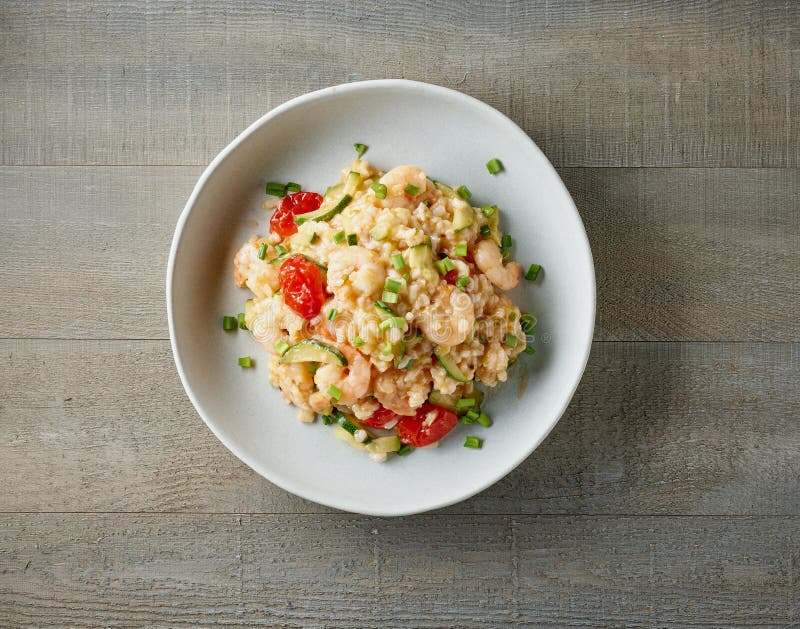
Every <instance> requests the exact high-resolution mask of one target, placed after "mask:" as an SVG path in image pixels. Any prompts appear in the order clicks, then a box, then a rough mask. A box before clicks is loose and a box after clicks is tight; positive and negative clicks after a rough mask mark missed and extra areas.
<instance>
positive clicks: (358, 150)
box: [353, 142, 368, 157]
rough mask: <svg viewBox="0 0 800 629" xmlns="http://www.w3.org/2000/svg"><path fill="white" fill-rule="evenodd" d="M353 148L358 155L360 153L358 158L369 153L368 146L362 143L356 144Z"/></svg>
mask: <svg viewBox="0 0 800 629" xmlns="http://www.w3.org/2000/svg"><path fill="white" fill-rule="evenodd" d="M353 148H354V149H355V150H356V153H358V156H359V157H361V156H362V155H363V154H364V153H366V152H367V148H368V147H367V145H366V144H361V142H356V143H355V144H353Z"/></svg>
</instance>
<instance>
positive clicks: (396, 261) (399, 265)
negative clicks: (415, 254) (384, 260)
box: [392, 253, 406, 271]
mask: <svg viewBox="0 0 800 629" xmlns="http://www.w3.org/2000/svg"><path fill="white" fill-rule="evenodd" d="M392 266H393V267H394V268H395V269H397V270H398V271H399V270H400V269H404V268H406V262H405V260H403V254H402V253H395V254H394V255H393V256H392Z"/></svg>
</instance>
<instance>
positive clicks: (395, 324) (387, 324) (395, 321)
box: [378, 317, 406, 330]
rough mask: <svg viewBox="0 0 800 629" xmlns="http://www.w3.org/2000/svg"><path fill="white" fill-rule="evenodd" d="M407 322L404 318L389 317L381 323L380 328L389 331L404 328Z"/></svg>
mask: <svg viewBox="0 0 800 629" xmlns="http://www.w3.org/2000/svg"><path fill="white" fill-rule="evenodd" d="M405 325H406V320H405V319H403V317H389V318H388V319H384V320H383V321H381V323H380V325H379V326H378V327H379V328H380V329H381V330H388V329H389V328H404V327H405Z"/></svg>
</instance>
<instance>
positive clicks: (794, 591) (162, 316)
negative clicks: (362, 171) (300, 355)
mask: <svg viewBox="0 0 800 629" xmlns="http://www.w3.org/2000/svg"><path fill="white" fill-rule="evenodd" d="M0 35H2V37H0V164H1V165H0V191H2V195H0V196H1V198H0V208H2V209H1V210H0V212H2V219H3V220H2V228H0V261H2V266H1V267H0V295H2V305H3V307H2V314H3V316H2V319H0V425H2V430H3V439H2V444H1V446H0V447H1V448H2V449H1V450H0V478H2V479H3V491H2V493H1V494H0V511H1V513H0V523H1V524H2V525H1V526H0V625H2V626H20V625H60V626H63V625H79V626H86V625H89V626H93V625H145V626H156V625H161V626H190V625H214V624H219V625H237V624H242V625H244V624H258V625H267V626H274V627H279V626H286V627H323V626H324V627H363V628H368V627H374V628H383V627H390V626H408V627H463V628H468V627H507V626H532V625H543V626H544V625H547V626H559V627H561V626H585V627H590V626H601V625H615V626H616V625H626V626H627V625H635V626H638V625H648V626H687V625H702V626H750V625H759V626H792V625H793V626H800V422H799V421H798V420H799V419H800V386H799V384H800V344H799V342H800V307H799V304H798V295H799V294H800V280H799V279H798V278H799V277H800V117H799V116H800V4H798V3H797V2H795V1H793V0H781V1H775V2H755V1H736V2H730V1H726V2H708V3H705V2H696V1H685V2H667V1H661V2H647V1H633V0H624V1H618V2H590V1H588V0H586V1H577V0H568V1H564V2H558V1H556V0H549V2H547V1H542V0H540V1H538V2H525V1H522V0H519V1H514V0H494V2H491V3H489V2H478V1H477V0H471V1H469V2H457V1H455V0H449V1H448V2H444V3H441V2H434V1H433V0H426V1H425V2H412V1H410V0H395V1H394V2H386V3H382V2H376V1H372V2H363V3H362V2H349V1H348V2H345V1H341V2H340V1H337V2H329V3H310V2H297V1H289V0H282V1H280V2H273V3H257V2H251V1H248V0H238V1H236V2H230V3H225V4H224V5H223V4H222V3H218V2H212V1H208V2H157V1H154V0H150V1H144V0H127V1H125V2H120V1H115V2H103V1H93V2H85V3H82V2H76V1H65V0H58V1H55V0H54V1H51V2H19V1H11V0H6V2H4V3H3V4H2V6H0ZM385 77H404V78H410V79H418V80H422V81H428V82H431V83H436V84H439V85H444V86H448V87H452V88H455V89H458V90H460V91H462V92H465V93H467V94H470V95H472V96H475V97H477V98H480V99H482V100H484V101H486V102H487V103H489V104H491V105H493V106H494V107H496V108H498V109H499V110H500V111H502V112H504V113H506V114H507V115H509V116H510V117H511V118H512V119H513V120H515V121H516V122H517V123H519V124H520V125H521V126H522V127H523V128H524V129H525V131H526V132H527V133H528V134H530V136H531V137H532V138H533V139H534V140H535V141H536V142H537V143H538V144H539V146H540V147H541V148H542V149H543V150H544V151H545V153H546V154H547V155H548V157H549V158H550V159H551V161H552V162H553V163H554V164H555V166H556V167H557V169H558V171H559V172H560V174H561V176H562V177H563V179H564V181H565V182H566V184H567V187H568V188H569V189H570V191H571V192H572V194H573V196H574V198H575V201H576V203H577V205H578V207H579V209H580V212H581V215H582V217H583V220H584V222H585V224H586V227H587V230H588V233H589V238H590V240H591V244H592V248H593V253H594V259H595V264H596V269H597V280H598V312H597V326H596V330H595V342H594V345H593V348H592V355H591V359H590V361H589V366H588V368H587V370H586V375H585V376H584V379H583V382H582V384H581V385H580V388H579V389H578V392H577V394H576V396H575V398H574V400H573V402H572V404H571V405H570V407H569V410H568V411H567V413H566V414H565V416H564V417H563V419H562V420H561V422H560V423H559V424H558V426H557V427H556V429H555V430H554V431H553V433H552V434H551V435H550V436H549V437H548V438H547V440H546V441H545V443H544V444H543V445H542V446H541V447H540V448H539V449H538V450H537V451H536V452H535V453H534V454H533V455H532V456H531V457H530V458H529V459H528V460H527V461H526V462H525V463H523V464H522V465H521V466H520V467H519V468H518V469H517V470H515V471H514V472H512V473H511V474H510V475H509V476H508V477H507V478H505V479H504V480H502V481H501V482H499V483H498V484H497V485H495V486H494V487H492V488H490V489H488V490H486V491H484V492H483V493H481V494H480V495H478V496H476V497H474V498H472V499H471V500H468V501H467V502H464V503H461V504H458V505H455V506H452V507H450V508H447V509H443V510H441V511H438V512H434V513H430V514H426V515H421V516H416V517H408V518H397V519H381V518H370V517H362V516H357V515H350V514H345V513H340V512H336V511H333V510H331V509H327V508H324V507H320V506H319V505H316V504H312V503H309V502H306V501H303V500H301V499H299V498H296V497H294V496H292V495H289V494H287V493H286V492H284V491H282V490H280V489H278V488H276V487H274V486H273V485H271V484H270V483H269V482H267V481H265V480H263V479H262V478H260V477H259V476H257V475H256V474H255V473H254V472H252V471H251V470H250V469H249V468H247V467H245V466H244V465H243V464H242V463H240V462H239V461H238V460H237V459H236V458H234V456H233V455H231V454H230V453H229V452H228V451H227V450H226V449H225V448H224V447H223V446H222V444H221V443H219V442H218V441H217V440H216V438H214V436H213V435H212V434H211V433H210V432H209V430H208V429H206V428H205V426H204V425H203V424H202V422H201V420H200V419H199V418H198V416H197V414H196V413H195V411H194V409H193V408H192V406H191V404H190V402H189V400H188V399H187V397H186V395H185V394H184V392H183V390H182V388H181V385H180V382H179V380H178V375H177V373H176V370H175V368H174V365H173V362H172V357H171V353H170V347H169V341H168V335H167V324H166V313H165V303H164V275H165V269H166V260H167V253H168V249H169V243H170V239H171V237H172V232H173V228H174V226H175V222H176V220H177V217H178V214H179V212H180V211H181V209H182V207H183V204H184V203H185V200H186V199H187V197H188V195H189V192H190V190H191V189H192V186H193V185H194V182H195V181H196V179H197V177H198V175H199V174H200V172H201V171H202V169H203V168H204V166H205V165H206V164H207V163H208V162H209V161H210V160H211V159H212V157H213V156H214V155H215V154H216V153H217V152H218V151H219V150H220V149H221V148H222V147H223V146H225V145H226V144H227V143H228V142H229V141H230V140H231V139H232V138H233V137H234V136H235V135H236V134H237V133H239V132H240V131H241V130H242V129H243V128H245V127H246V126H247V125H248V124H249V123H250V122H252V121H253V120H255V119H256V118H258V117H259V116H260V115H262V114H263V113H264V112H266V111H268V110H269V109H270V108H272V107H274V106H276V105H278V104H279V103H281V102H284V101H286V100H287V99H289V98H291V97H294V96H297V95H299V94H302V93H304V92H307V91H309V90H313V89H317V88H321V87H325V86H328V85H332V84H336V83H341V82H346V81H354V80H360V79H371V78H385Z"/></svg>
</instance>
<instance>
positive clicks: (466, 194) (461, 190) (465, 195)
mask: <svg viewBox="0 0 800 629" xmlns="http://www.w3.org/2000/svg"><path fill="white" fill-rule="evenodd" d="M456 192H458V196H460V197H461V198H462V199H469V198H470V197H471V196H472V193H471V192H470V191H469V188H467V187H466V186H459V187H458V188H457V189H456Z"/></svg>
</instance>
